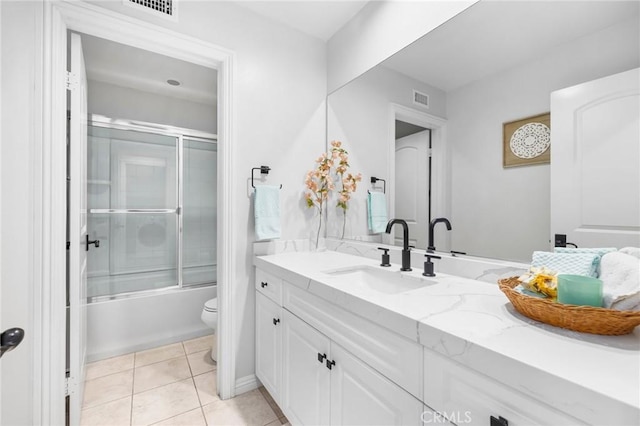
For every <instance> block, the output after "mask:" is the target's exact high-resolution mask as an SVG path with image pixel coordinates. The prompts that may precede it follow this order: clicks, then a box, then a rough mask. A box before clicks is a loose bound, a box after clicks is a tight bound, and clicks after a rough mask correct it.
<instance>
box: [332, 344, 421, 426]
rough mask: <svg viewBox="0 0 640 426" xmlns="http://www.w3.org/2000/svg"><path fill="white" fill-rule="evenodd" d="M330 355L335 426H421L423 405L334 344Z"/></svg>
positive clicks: (333, 423) (333, 420)
mask: <svg viewBox="0 0 640 426" xmlns="http://www.w3.org/2000/svg"><path fill="white" fill-rule="evenodd" d="M330 352H331V354H330V357H331V361H330V362H331V363H332V370H331V373H330V375H331V424H332V425H420V424H421V420H420V419H421V415H422V411H423V404H422V402H420V401H418V400H417V399H416V398H414V397H413V396H411V395H410V394H408V393H407V392H406V391H405V390H403V389H402V388H400V387H399V386H398V385H396V384H395V383H393V382H392V381H390V380H389V379H387V378H386V377H384V376H383V375H381V374H380V373H378V372H377V371H375V370H374V369H373V368H371V367H370V366H368V365H367V364H365V363H364V362H362V361H361V360H360V359H358V358H356V357H355V356H354V355H353V354H351V353H349V352H348V351H347V350H346V349H344V348H342V347H341V346H340V345H338V344H336V343H335V342H331V351H330ZM334 363H335V364H334Z"/></svg>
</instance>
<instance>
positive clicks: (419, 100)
mask: <svg viewBox="0 0 640 426" xmlns="http://www.w3.org/2000/svg"><path fill="white" fill-rule="evenodd" d="M413 103H414V104H416V105H420V106H422V107H425V108H429V95H427V94H426V93H422V92H418V91H417V90H414V91H413Z"/></svg>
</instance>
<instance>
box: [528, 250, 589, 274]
mask: <svg viewBox="0 0 640 426" xmlns="http://www.w3.org/2000/svg"><path fill="white" fill-rule="evenodd" d="M599 263H600V256H599V255H598V254H596V253H549V252H546V251H534V252H533V258H532V260H531V266H536V267H540V266H545V267H547V268H549V269H551V270H552V271H556V272H557V273H559V274H575V275H585V276H587V277H597V268H598V264H599Z"/></svg>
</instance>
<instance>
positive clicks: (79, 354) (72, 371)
mask: <svg viewBox="0 0 640 426" xmlns="http://www.w3.org/2000/svg"><path fill="white" fill-rule="evenodd" d="M70 64H71V65H70V68H71V69H70V72H69V82H70V83H69V85H68V86H69V90H70V99H71V104H70V112H71V113H70V123H69V177H70V181H69V241H70V246H69V271H68V276H69V326H68V333H69V336H68V337H69V338H68V340H69V353H68V358H69V403H70V404H69V420H70V424H72V425H75V424H80V410H81V408H82V396H83V387H84V366H85V355H86V332H87V330H86V324H87V316H86V300H87V296H86V288H87V250H88V249H95V247H94V246H93V245H88V244H87V241H88V238H87V79H86V73H85V67H84V59H83V57H82V43H81V40H80V35H78V34H71V62H70Z"/></svg>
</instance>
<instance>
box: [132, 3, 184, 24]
mask: <svg viewBox="0 0 640 426" xmlns="http://www.w3.org/2000/svg"><path fill="white" fill-rule="evenodd" d="M176 2H177V0H123V3H124V4H127V5H129V6H133V7H136V8H140V9H144V10H147V11H149V12H152V13H153V14H154V15H156V16H164V17H165V18H169V19H172V20H177V14H176V12H177V10H176Z"/></svg>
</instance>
